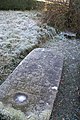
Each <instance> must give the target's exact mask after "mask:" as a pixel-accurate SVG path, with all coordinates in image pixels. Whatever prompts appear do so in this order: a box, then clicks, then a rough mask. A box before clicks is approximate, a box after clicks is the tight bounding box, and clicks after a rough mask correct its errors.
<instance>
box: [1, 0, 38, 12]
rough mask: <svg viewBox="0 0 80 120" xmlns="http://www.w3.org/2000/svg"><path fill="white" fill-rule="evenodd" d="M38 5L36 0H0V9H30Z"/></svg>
mask: <svg viewBox="0 0 80 120" xmlns="http://www.w3.org/2000/svg"><path fill="white" fill-rule="evenodd" d="M38 6H39V2H36V0H0V10H31V9H37V8H38Z"/></svg>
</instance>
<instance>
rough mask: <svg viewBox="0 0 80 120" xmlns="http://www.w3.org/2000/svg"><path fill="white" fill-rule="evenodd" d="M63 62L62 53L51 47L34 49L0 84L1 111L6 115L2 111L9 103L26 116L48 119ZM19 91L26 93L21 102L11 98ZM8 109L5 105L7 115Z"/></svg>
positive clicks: (1, 112) (32, 119)
mask: <svg viewBox="0 0 80 120" xmlns="http://www.w3.org/2000/svg"><path fill="white" fill-rule="evenodd" d="M62 66H63V55H62V54H61V53H59V52H58V53H56V54H55V53H54V50H53V49H47V48H37V49H34V50H33V51H32V52H31V53H29V54H28V55H27V57H25V59H24V60H23V61H22V62H21V63H20V64H19V65H18V66H17V67H16V69H15V70H14V71H13V72H12V74H10V76H9V77H8V78H7V79H6V80H5V82H3V83H2V84H1V85H0V101H1V103H0V106H2V107H0V115H2V114H3V115H4V113H5V115H7V110H6V111H5V112H4V113H3V111H4V110H5V107H8V108H11V109H14V111H16V110H17V111H19V110H20V111H21V114H22V113H23V114H24V116H25V118H26V120H49V118H50V115H51V111H52V108H53V103H54V100H55V97H56V93H57V91H58V86H59V82H60V78H61V73H62ZM18 94H19V95H20V94H23V95H25V96H28V97H27V99H26V100H25V101H23V102H21V103H20V102H16V100H15V99H14V98H15V95H18ZM2 108H4V110H3V109H2ZM11 109H8V113H10V115H11V111H12V110H11ZM9 110H10V111H9ZM15 113H16V112H15ZM10 115H9V116H10ZM14 116H15V114H14ZM18 119H19V118H17V119H15V120H18ZM11 120H12V119H11ZM19 120H20V119H19Z"/></svg>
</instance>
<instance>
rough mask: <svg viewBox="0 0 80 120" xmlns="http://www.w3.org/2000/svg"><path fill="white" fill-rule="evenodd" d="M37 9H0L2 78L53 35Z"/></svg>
mask: <svg viewBox="0 0 80 120" xmlns="http://www.w3.org/2000/svg"><path fill="white" fill-rule="evenodd" d="M40 20H41V13H40V12H37V11H0V80H4V79H6V77H7V76H8V74H9V73H11V72H12V70H13V69H14V68H15V66H17V64H18V63H19V62H20V61H21V59H23V58H24V57H25V56H26V55H27V54H28V53H29V52H30V51H31V50H32V49H34V48H36V47H38V46H39V44H41V43H43V42H45V41H46V40H47V39H48V38H51V37H53V35H54V34H55V30H54V29H52V28H51V27H48V26H46V25H41V22H40Z"/></svg>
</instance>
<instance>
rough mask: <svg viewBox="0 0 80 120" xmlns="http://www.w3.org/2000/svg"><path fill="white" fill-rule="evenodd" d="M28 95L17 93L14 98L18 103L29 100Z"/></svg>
mask: <svg viewBox="0 0 80 120" xmlns="http://www.w3.org/2000/svg"><path fill="white" fill-rule="evenodd" d="M27 99H28V96H27V95H26V94H25V93H16V94H15V96H14V100H15V102H16V103H19V104H20V103H24V102H25V101H27Z"/></svg>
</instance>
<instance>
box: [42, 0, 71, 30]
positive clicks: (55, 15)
mask: <svg viewBox="0 0 80 120" xmlns="http://www.w3.org/2000/svg"><path fill="white" fill-rule="evenodd" d="M48 1H49V3H47V11H44V19H43V21H44V22H46V23H47V24H49V25H51V26H54V27H55V28H56V29H58V30H64V29H65V22H66V14H67V12H68V9H69V1H68V0H66V1H65V0H55V1H54V0H51V3H50V0H48Z"/></svg>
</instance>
